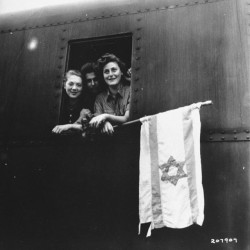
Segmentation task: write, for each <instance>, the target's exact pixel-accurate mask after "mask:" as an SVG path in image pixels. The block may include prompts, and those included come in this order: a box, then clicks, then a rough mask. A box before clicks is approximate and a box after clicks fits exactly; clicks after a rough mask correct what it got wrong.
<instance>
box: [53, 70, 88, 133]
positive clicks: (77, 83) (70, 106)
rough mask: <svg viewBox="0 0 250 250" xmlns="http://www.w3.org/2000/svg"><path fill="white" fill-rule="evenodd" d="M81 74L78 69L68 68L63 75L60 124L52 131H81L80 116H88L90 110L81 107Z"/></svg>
mask: <svg viewBox="0 0 250 250" xmlns="http://www.w3.org/2000/svg"><path fill="white" fill-rule="evenodd" d="M82 90H83V83H82V75H81V73H80V71H78V70H69V71H67V72H66V74H65V77H64V91H65V102H64V107H63V110H62V116H61V122H60V123H62V125H57V126H55V127H54V128H53V130H52V132H53V133H56V134H61V133H64V132H69V131H82V125H81V120H82V118H85V117H88V118H90V117H91V116H92V115H91V112H90V111H89V110H88V109H83V106H84V105H83V100H82Z"/></svg>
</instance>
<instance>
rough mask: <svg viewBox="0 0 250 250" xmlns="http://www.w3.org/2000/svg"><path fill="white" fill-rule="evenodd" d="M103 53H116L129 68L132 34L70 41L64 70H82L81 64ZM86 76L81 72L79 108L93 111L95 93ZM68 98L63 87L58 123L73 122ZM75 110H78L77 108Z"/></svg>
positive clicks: (93, 59) (92, 60) (94, 59)
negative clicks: (88, 84)
mask: <svg viewBox="0 0 250 250" xmlns="http://www.w3.org/2000/svg"><path fill="white" fill-rule="evenodd" d="M105 53H110V54H114V55H116V56H117V57H118V58H120V59H121V60H122V61H123V62H124V63H125V65H126V70H127V69H130V68H131V53H132V34H131V33H126V34H119V35H113V36H106V37H97V38H88V39H81V40H72V41H70V42H69V44H68V55H67V64H66V69H65V72H67V71H68V70H79V71H81V72H82V67H83V65H86V63H89V62H93V63H95V62H96V61H97V60H98V59H99V58H100V57H101V56H103V55H104V54H105ZM88 73H89V72H88ZM97 75H98V74H97V73H96V74H95V77H96V78H97ZM86 76H87V75H86V74H83V90H82V95H81V98H82V101H81V102H80V103H81V104H80V106H81V107H80V109H81V108H88V109H90V110H91V111H93V106H94V97H95V95H93V93H91V91H89V90H90V89H89V88H88V86H87V82H86ZM88 76H89V75H88ZM90 78H91V74H90ZM100 87H101V88H100V89H102V88H103V86H100ZM63 88H64V87H63ZM100 89H99V92H100ZM68 99H69V98H68V96H67V93H66V91H65V88H64V89H63V96H62V102H61V103H62V105H61V112H60V124H64V123H69V122H70V123H74V122H75V119H76V117H72V114H70V109H72V107H70V105H69V103H68V101H67V100H68ZM78 109H79V108H78ZM77 112H79V110H78V111H77ZM69 116H71V117H69ZM73 116H74V115H73ZM71 118H72V119H71Z"/></svg>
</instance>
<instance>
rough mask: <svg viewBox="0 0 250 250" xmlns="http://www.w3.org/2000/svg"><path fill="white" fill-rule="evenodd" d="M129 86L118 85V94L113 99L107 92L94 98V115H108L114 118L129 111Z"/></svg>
mask: <svg viewBox="0 0 250 250" xmlns="http://www.w3.org/2000/svg"><path fill="white" fill-rule="evenodd" d="M129 103H130V86H127V85H125V86H124V85H122V84H120V86H119V89H118V92H117V94H116V96H115V97H114V96H113V95H111V93H110V92H109V90H106V91H105V92H102V93H101V94H99V95H98V96H97V97H96V100H95V106H94V111H95V115H100V114H104V113H105V114H110V115H116V116H123V115H125V113H126V111H128V110H129Z"/></svg>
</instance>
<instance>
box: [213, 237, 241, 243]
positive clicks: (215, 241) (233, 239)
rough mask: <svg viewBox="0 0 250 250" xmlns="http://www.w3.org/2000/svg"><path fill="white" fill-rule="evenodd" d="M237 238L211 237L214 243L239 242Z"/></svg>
mask: <svg viewBox="0 0 250 250" xmlns="http://www.w3.org/2000/svg"><path fill="white" fill-rule="evenodd" d="M237 242H238V241H237V238H224V239H211V243H212V244H217V243H237Z"/></svg>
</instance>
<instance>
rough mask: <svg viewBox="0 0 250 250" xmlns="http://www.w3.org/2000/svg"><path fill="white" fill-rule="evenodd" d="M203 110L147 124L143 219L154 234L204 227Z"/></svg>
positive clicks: (143, 131) (144, 133)
mask: <svg viewBox="0 0 250 250" xmlns="http://www.w3.org/2000/svg"><path fill="white" fill-rule="evenodd" d="M199 111H200V105H198V104H192V105H190V106H186V107H182V108H178V109H175V110H170V111H166V112H163V113H159V114H157V115H153V116H149V117H145V118H142V119H141V122H142V126H141V139H140V140H141V141H140V179H139V217H140V224H142V223H149V222H150V223H151V226H150V228H149V231H148V236H150V235H151V229H154V228H161V227H164V226H166V227H169V228H185V227H188V226H190V225H192V224H194V223H195V224H198V225H200V226H201V225H202V223H203V220H204V193H203V187H202V173H201V159H200V128H201V124H200V112H199Z"/></svg>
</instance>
